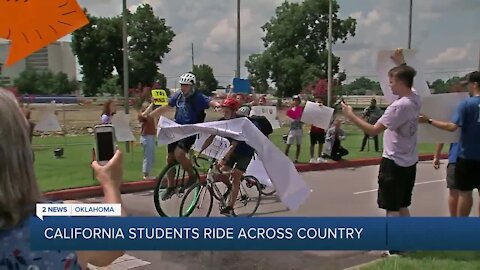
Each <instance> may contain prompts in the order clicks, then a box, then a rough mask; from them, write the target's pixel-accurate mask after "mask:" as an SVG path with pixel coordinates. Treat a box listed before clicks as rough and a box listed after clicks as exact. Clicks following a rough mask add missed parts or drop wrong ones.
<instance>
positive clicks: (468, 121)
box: [420, 71, 480, 217]
mask: <svg viewBox="0 0 480 270" xmlns="http://www.w3.org/2000/svg"><path fill="white" fill-rule="evenodd" d="M465 83H467V84H468V89H469V91H470V94H471V97H470V98H468V99H466V100H464V101H463V102H461V103H460V105H459V106H458V107H457V110H456V111H455V114H454V115H453V118H452V122H443V121H439V120H434V119H431V118H429V117H428V116H425V115H422V116H421V117H420V122H422V123H429V124H430V125H432V126H434V127H436V128H439V129H443V130H446V131H451V132H454V131H456V130H457V129H458V128H459V127H460V128H461V136H460V141H459V143H458V149H457V150H458V157H457V161H456V166H455V182H456V184H457V187H458V189H459V195H458V196H459V198H458V209H457V215H458V216H461V217H467V216H469V215H470V212H471V210H472V205H473V199H472V192H473V190H474V189H477V190H479V193H480V177H479V176H478V168H479V167H480V140H479V139H478V138H479V137H480V72H479V71H474V72H472V73H470V74H469V75H468V76H467V80H466V81H465ZM479 210H480V205H479Z"/></svg>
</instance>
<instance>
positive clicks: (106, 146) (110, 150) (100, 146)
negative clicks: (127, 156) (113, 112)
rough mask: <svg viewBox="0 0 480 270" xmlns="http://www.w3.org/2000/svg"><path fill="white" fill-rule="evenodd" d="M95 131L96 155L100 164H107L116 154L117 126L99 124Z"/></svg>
mask: <svg viewBox="0 0 480 270" xmlns="http://www.w3.org/2000/svg"><path fill="white" fill-rule="evenodd" d="M94 133H95V144H96V150H95V154H96V155H95V157H96V159H97V162H98V164H100V165H105V164H107V162H108V161H109V160H110V159H112V158H113V155H115V145H116V142H115V128H114V127H113V126H112V125H98V126H95V128H94Z"/></svg>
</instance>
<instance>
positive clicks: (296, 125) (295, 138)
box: [285, 95, 303, 163]
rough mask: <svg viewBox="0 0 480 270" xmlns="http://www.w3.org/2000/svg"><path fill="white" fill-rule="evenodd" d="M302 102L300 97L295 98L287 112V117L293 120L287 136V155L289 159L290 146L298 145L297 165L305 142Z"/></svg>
mask: <svg viewBox="0 0 480 270" xmlns="http://www.w3.org/2000/svg"><path fill="white" fill-rule="evenodd" d="M301 102H302V100H301V99H300V96H299V95H295V96H293V100H292V108H290V109H289V110H288V111H287V116H288V117H289V118H290V119H292V122H291V123H290V131H289V132H288V136H287V148H285V155H286V156H287V157H288V153H289V152H290V146H291V145H292V144H294V143H296V144H297V152H296V154H295V161H294V162H295V163H298V158H299V157H300V149H301V148H302V140H303V123H302V121H300V119H302V113H303V107H301V106H300V104H301Z"/></svg>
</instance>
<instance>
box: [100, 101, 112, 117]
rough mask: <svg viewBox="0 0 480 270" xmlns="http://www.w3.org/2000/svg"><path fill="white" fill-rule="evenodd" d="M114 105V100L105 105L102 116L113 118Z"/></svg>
mask: <svg viewBox="0 0 480 270" xmlns="http://www.w3.org/2000/svg"><path fill="white" fill-rule="evenodd" d="M112 103H113V100H111V99H109V100H107V102H105V104H103V111H102V115H104V114H105V115H107V116H112V115H113V113H114V112H112V111H111V110H110V107H111V104H112Z"/></svg>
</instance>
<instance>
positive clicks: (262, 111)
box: [250, 106, 280, 129]
mask: <svg viewBox="0 0 480 270" xmlns="http://www.w3.org/2000/svg"><path fill="white" fill-rule="evenodd" d="M252 115H256V116H265V117H266V118H267V119H268V121H269V122H270V124H271V125H272V128H273V129H277V128H280V121H278V115H277V107H275V106H254V107H252V111H251V112H250V116H252Z"/></svg>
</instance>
